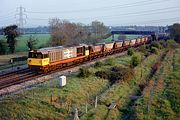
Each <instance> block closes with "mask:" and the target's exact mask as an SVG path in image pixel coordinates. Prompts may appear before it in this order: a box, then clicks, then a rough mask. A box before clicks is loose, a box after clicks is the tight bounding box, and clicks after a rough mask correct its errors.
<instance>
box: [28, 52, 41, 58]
mask: <svg viewBox="0 0 180 120" xmlns="http://www.w3.org/2000/svg"><path fill="white" fill-rule="evenodd" d="M28 57H29V58H43V56H42V54H41V53H34V52H29V55H28Z"/></svg>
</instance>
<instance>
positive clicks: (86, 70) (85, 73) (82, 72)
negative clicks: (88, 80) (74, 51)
mask: <svg viewBox="0 0 180 120" xmlns="http://www.w3.org/2000/svg"><path fill="white" fill-rule="evenodd" d="M79 70H80V73H79V77H89V76H90V75H91V74H92V72H91V71H90V70H89V68H88V67H82V68H80V69H79Z"/></svg>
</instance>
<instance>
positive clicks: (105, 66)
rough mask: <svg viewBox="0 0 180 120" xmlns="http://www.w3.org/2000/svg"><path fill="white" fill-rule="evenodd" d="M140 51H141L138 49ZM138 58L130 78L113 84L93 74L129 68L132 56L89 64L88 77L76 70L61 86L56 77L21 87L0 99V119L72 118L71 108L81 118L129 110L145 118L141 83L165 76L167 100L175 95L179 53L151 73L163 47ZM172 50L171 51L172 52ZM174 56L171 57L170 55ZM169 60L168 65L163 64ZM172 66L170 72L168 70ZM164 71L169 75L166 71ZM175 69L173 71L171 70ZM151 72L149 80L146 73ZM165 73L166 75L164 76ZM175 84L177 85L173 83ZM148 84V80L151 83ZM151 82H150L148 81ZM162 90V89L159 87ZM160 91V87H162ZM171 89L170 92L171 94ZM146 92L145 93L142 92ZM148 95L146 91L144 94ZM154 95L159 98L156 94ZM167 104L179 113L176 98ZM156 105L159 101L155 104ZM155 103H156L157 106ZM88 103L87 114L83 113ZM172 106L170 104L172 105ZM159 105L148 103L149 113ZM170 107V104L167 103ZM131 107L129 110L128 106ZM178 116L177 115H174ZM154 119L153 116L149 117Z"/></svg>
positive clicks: (121, 116)
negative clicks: (21, 88)
mask: <svg viewBox="0 0 180 120" xmlns="http://www.w3.org/2000/svg"><path fill="white" fill-rule="evenodd" d="M138 51H140V50H138ZM138 51H136V54H139V55H140V56H142V57H141V60H142V61H141V63H140V64H139V65H138V66H136V67H135V68H133V70H134V72H135V75H134V77H133V79H131V80H128V81H121V82H117V83H115V84H113V85H110V84H109V80H108V79H103V78H99V77H96V76H95V73H96V72H98V71H103V70H111V69H112V68H113V67H115V66H121V67H126V68H127V67H129V66H130V64H131V58H132V57H131V56H128V55H126V56H122V57H117V58H111V59H107V60H105V61H101V62H97V63H96V64H95V66H91V67H89V68H86V69H88V71H90V73H89V72H88V74H90V75H89V76H88V77H79V73H78V72H77V73H73V74H71V75H69V76H67V80H68V82H67V85H66V86H65V87H63V88H60V87H59V80H58V79H54V80H51V81H48V82H45V83H42V84H40V85H37V86H35V87H33V88H31V89H28V90H24V91H22V92H21V93H17V94H15V95H11V96H8V97H5V98H3V99H2V100H1V101H0V104H1V107H0V118H2V119H60V120H62V119H68V118H69V119H71V118H73V115H74V109H75V108H78V111H79V117H80V119H84V120H85V119H90V120H91V119H108V120H111V119H127V118H129V116H127V113H130V118H131V117H133V118H135V117H138V118H139V119H140V118H148V117H146V115H147V114H146V113H144V112H145V111H143V110H144V108H143V107H144V106H141V105H142V104H141V101H142V99H144V96H145V94H143V95H144V96H140V95H139V94H137V93H140V87H139V86H140V85H141V84H142V83H144V82H145V81H147V80H148V81H155V80H158V79H159V78H162V79H160V82H157V83H158V84H161V80H165V81H166V79H164V78H165V77H166V78H167V84H168V85H169V86H168V87H167V88H166V90H165V91H166V92H165V93H167V94H166V99H168V96H170V95H173V97H174V98H175V97H177V96H176V95H178V93H177V92H178V90H176V91H174V88H173V87H174V86H175V87H177V88H178V85H179V83H178V82H177V81H176V82H175V81H172V80H175V79H178V78H179V74H178V72H179V69H178V68H179V63H178V61H179V54H178V53H179V52H178V53H176V52H175V54H173V55H172V54H170V53H168V54H167V55H166V56H165V58H164V59H163V60H162V65H161V67H160V68H159V69H158V70H157V71H156V72H155V74H153V75H152V74H151V73H152V67H153V66H154V64H155V63H157V62H158V60H159V59H160V58H161V57H162V56H163V55H164V53H165V51H166V49H158V53H156V54H154V53H150V54H148V55H147V53H144V52H142V51H141V52H138ZM173 53H174V52H173ZM172 56H174V57H172ZM166 63H168V64H166ZM171 63H172V66H174V68H173V69H174V70H173V71H171V70H170V71H168V70H169V69H171V67H170V66H171ZM166 72H168V73H171V72H172V74H165V73H166ZM173 72H175V73H173ZM150 75H152V79H149V76H150ZM164 75H166V76H165V77H164ZM174 82H175V83H177V84H174ZM150 83H151V82H150ZM150 85H151V84H150ZM157 88H158V89H157V91H156V90H155V92H154V93H155V94H156V93H159V92H158V90H159V87H157ZM160 88H162V87H160ZM146 89H148V86H147V87H146V88H144V91H146ZM161 90H162V89H161ZM162 91H163V90H162ZM171 92H172V93H171ZM145 93H146V92H145ZM146 94H148V93H146ZM96 96H97V100H98V105H97V107H96V108H94V103H95V97H96ZM155 96H156V95H154V96H153V98H156V99H157V100H159V96H158V97H155ZM131 97H138V98H139V99H137V101H135V103H134V104H135V105H137V106H136V107H134V104H133V105H132V104H130V103H131V101H132V98H131ZM171 100H172V101H170V100H168V101H170V104H173V103H174V101H175V103H176V104H175V105H174V107H173V113H175V112H174V110H175V111H176V112H177V113H178V111H179V110H178V108H177V107H176V105H179V101H178V100H179V98H178V99H171ZM113 103H115V104H116V107H115V108H113V109H108V107H109V106H110V105H111V104H113ZM158 104H159V103H158ZM158 104H157V105H158ZM86 105H87V109H88V110H87V113H86ZM172 106H173V105H172ZM156 107H158V106H155V107H154V106H153V105H151V106H150V108H151V109H150V112H152V113H154V111H155V110H158V109H156ZM168 107H169V106H168ZM131 108H132V109H131ZM177 115H178V114H177ZM150 118H153V117H150Z"/></svg>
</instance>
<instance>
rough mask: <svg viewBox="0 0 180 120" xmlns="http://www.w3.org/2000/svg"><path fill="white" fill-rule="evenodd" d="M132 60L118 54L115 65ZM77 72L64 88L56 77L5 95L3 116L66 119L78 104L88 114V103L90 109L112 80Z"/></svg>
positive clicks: (105, 67) (0, 112) (92, 68)
mask: <svg viewBox="0 0 180 120" xmlns="http://www.w3.org/2000/svg"><path fill="white" fill-rule="evenodd" d="M128 61H130V57H129V56H124V57H118V58H116V59H115V60H114V62H115V64H114V65H117V64H123V65H127V63H128ZM107 63H108V62H107ZM110 67H112V66H111V65H110V64H106V65H105V64H104V65H103V66H101V67H98V68H95V67H90V68H89V69H90V70H91V72H92V73H95V72H96V71H98V70H103V69H108V68H110ZM77 74H78V73H75V74H73V75H70V76H68V77H67V80H68V82H67V85H66V86H65V87H63V88H60V87H59V80H57V79H56V80H51V81H48V82H45V83H42V84H41V85H37V87H35V88H31V89H29V90H24V91H23V92H21V93H18V94H15V95H12V96H9V97H7V98H4V99H3V100H2V101H1V103H0V104H1V107H0V118H2V119H7V120H9V119H21V120H22V119H55V118H58V119H60V120H62V119H67V118H72V115H73V114H72V112H74V108H75V107H77V108H78V110H79V112H82V113H85V103H88V109H90V108H91V107H92V106H91V103H93V102H91V100H92V99H91V98H93V97H94V96H95V95H97V94H98V93H100V92H101V91H103V90H104V89H106V88H107V86H109V83H108V80H104V79H100V78H98V77H95V76H94V75H90V76H89V77H87V78H80V77H78V76H77Z"/></svg>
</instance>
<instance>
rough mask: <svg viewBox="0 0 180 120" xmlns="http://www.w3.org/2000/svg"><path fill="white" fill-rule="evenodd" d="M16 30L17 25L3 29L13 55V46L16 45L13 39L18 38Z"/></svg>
mask: <svg viewBox="0 0 180 120" xmlns="http://www.w3.org/2000/svg"><path fill="white" fill-rule="evenodd" d="M17 28H18V27H17V25H10V26H7V27H6V28H4V29H3V32H4V35H5V37H6V39H7V43H8V47H9V49H10V52H11V53H14V51H15V45H16V39H15V38H16V37H18V36H19V33H18V32H17Z"/></svg>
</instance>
